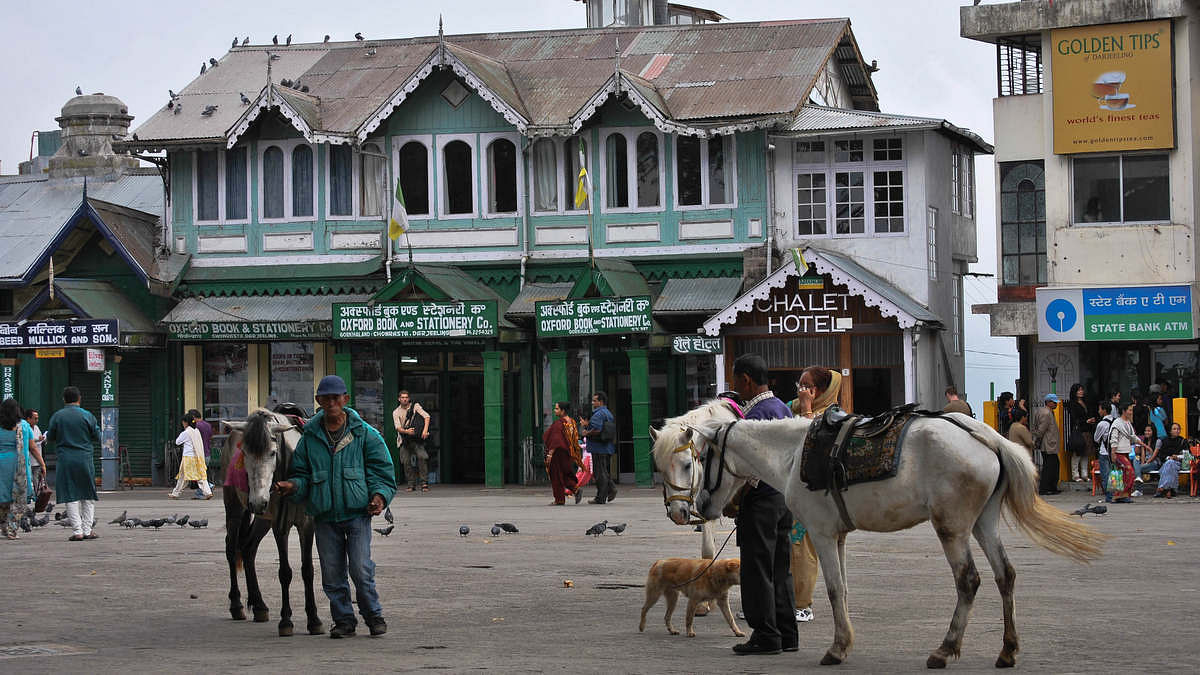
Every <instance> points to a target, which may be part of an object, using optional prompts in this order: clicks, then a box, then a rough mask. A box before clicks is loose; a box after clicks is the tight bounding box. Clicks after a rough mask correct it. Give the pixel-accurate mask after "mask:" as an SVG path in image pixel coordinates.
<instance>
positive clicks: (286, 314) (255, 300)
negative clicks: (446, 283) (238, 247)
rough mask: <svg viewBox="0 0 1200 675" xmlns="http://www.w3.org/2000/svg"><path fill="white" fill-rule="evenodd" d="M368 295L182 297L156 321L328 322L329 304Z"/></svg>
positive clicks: (358, 300) (366, 299) (367, 298)
mask: <svg viewBox="0 0 1200 675" xmlns="http://www.w3.org/2000/svg"><path fill="white" fill-rule="evenodd" d="M370 299H371V296H370V294H366V293H362V294H344V295H267V296H263V295H254V296H239V297H209V298H186V299H184V300H183V301H182V302H180V303H179V304H178V305H176V306H175V309H172V310H171V311H170V312H168V313H167V315H166V316H164V317H163V318H162V321H161V322H160V323H164V324H170V323H190V322H192V321H204V322H209V321H332V320H333V303H335V302H367V301H368V300H370Z"/></svg>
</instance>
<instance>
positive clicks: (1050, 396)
mask: <svg viewBox="0 0 1200 675" xmlns="http://www.w3.org/2000/svg"><path fill="white" fill-rule="evenodd" d="M330 377H332V375H331V376H330ZM321 382H322V383H324V382H325V380H321ZM345 387H346V385H344V384H343V385H342V388H343V389H344V388H345ZM1044 400H1045V401H1047V402H1049V401H1054V402H1055V403H1058V394H1046V398H1045V399H1044Z"/></svg>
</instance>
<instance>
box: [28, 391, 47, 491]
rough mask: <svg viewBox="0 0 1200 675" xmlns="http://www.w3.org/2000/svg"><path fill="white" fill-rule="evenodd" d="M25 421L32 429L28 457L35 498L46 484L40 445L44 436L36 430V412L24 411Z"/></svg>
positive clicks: (43, 440)
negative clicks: (30, 461)
mask: <svg viewBox="0 0 1200 675" xmlns="http://www.w3.org/2000/svg"><path fill="white" fill-rule="evenodd" d="M25 421H26V422H28V423H29V426H30V427H32V428H33V439H32V441H33V442H32V443H31V444H30V445H29V457H30V459H31V460H32V463H31V464H30V467H29V468H30V469H31V471H32V473H33V495H34V497H36V496H37V494H38V492H40V491H41V489H42V484H43V483H45V482H46V461H45V460H44V459H42V445H44V444H45V443H46V434H43V433H42V430H41V429H39V428H38V411H36V410H34V409H33V408H29V409H27V410H26V411H25ZM35 444H36V445H35Z"/></svg>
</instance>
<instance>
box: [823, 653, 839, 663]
mask: <svg viewBox="0 0 1200 675" xmlns="http://www.w3.org/2000/svg"><path fill="white" fill-rule="evenodd" d="M841 662H842V660H841V659H839V658H838V657H836V656H834V655H833V653H832V652H825V656H824V657H823V658H822V659H821V665H823V666H836V665H838V664H840V663H841Z"/></svg>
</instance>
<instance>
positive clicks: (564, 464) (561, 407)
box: [542, 401, 579, 506]
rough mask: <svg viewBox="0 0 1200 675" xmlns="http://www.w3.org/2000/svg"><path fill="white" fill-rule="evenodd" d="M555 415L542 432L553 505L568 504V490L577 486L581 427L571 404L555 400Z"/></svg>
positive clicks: (572, 489) (551, 504)
mask: <svg viewBox="0 0 1200 675" xmlns="http://www.w3.org/2000/svg"><path fill="white" fill-rule="evenodd" d="M554 417H555V420H554V424H551V425H550V428H549V429H546V433H544V434H542V445H543V446H544V447H545V448H546V473H548V474H550V487H551V489H552V490H554V501H553V502H551V503H550V506H562V505H563V504H565V503H566V500H567V491H568V490H571V491H574V490H575V489H576V486H575V466H576V464H577V463H578V460H577V459H576V458H577V457H578V455H579V429H578V427H576V426H575V420H573V419H571V404H570V403H567V402H565V401H562V402H559V403H555V404H554Z"/></svg>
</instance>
